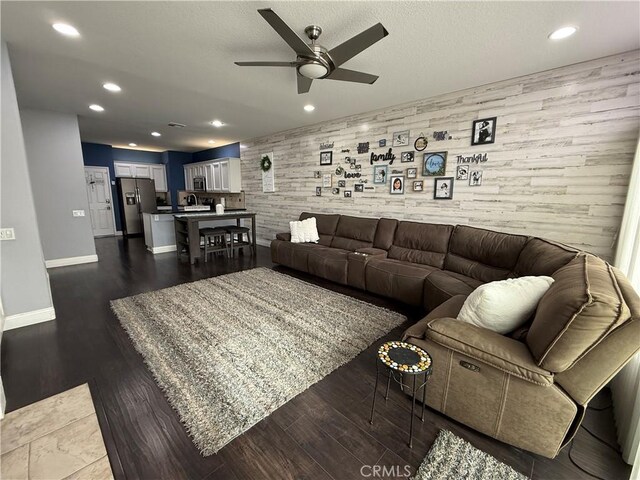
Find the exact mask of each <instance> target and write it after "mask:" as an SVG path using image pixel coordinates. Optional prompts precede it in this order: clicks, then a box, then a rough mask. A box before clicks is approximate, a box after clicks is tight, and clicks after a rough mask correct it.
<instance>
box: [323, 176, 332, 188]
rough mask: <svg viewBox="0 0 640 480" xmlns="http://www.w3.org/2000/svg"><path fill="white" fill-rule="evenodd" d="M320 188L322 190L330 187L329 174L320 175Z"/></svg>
mask: <svg viewBox="0 0 640 480" xmlns="http://www.w3.org/2000/svg"><path fill="white" fill-rule="evenodd" d="M322 186H323V187H324V188H328V187H331V174H330V173H325V174H324V175H322Z"/></svg>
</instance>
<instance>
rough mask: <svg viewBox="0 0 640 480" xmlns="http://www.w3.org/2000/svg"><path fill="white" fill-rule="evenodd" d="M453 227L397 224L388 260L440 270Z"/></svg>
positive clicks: (410, 223) (428, 224)
mask: <svg viewBox="0 0 640 480" xmlns="http://www.w3.org/2000/svg"><path fill="white" fill-rule="evenodd" d="M452 231H453V225H438V224H434V223H417V222H399V223H398V228H397V229H396V235H395V237H394V239H393V244H392V245H391V247H390V248H389V258H393V259H396V260H402V261H405V262H411V263H421V264H422V265H431V266H432V267H438V268H442V267H443V265H444V257H445V254H446V253H447V246H448V245H449V239H450V238H451V232H452Z"/></svg>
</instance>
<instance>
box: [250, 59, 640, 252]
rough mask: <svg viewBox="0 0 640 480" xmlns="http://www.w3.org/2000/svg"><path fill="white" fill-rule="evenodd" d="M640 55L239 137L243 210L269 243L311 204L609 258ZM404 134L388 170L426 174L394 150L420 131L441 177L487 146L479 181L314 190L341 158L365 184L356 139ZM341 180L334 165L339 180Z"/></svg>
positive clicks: (627, 162)
mask: <svg viewBox="0 0 640 480" xmlns="http://www.w3.org/2000/svg"><path fill="white" fill-rule="evenodd" d="M639 59H640V55H639V52H638V51H634V52H628V53H624V54H621V55H616V56H612V57H608V58H603V59H599V60H594V61H590V62H585V63H581V64H576V65H570V66H566V67H562V68H558V69H555V70H549V71H546V72H541V73H537V74H533V75H527V76H524V77H519V78H514V79H511V80H505V81H502V82H498V83H493V84H489V85H483V86H479V87H476V88H471V89H468V90H463V91H458V92H453V93H449V94H445V95H439V96H436V97H432V98H427V99H424V100H418V101H415V102H411V103H407V104H404V105H398V106H394V107H389V108H386V109H383V110H377V111H373V112H367V113H362V114H358V115H352V116H350V117H345V118H340V119H336V120H333V121H328V122H323V123H319V124H316V125H311V126H307V127H302V128H297V129H294V130H289V131H286V132H281V133H278V134H274V135H269V136H267V137H262V138H258V139H253V140H249V141H243V142H242V143H243V144H244V145H247V148H246V149H243V150H242V151H241V156H242V182H243V185H242V186H243V189H244V190H245V192H246V207H247V209H249V210H252V211H255V212H256V213H257V221H258V236H259V238H260V240H261V241H263V242H264V241H270V240H271V239H273V238H274V237H275V234H276V233H277V232H278V231H287V230H288V222H289V221H290V220H292V219H295V218H297V217H298V215H299V214H300V212H302V211H304V210H310V211H314V212H336V213H342V214H347V215H360V216H367V217H385V216H386V217H392V218H399V219H407V220H414V221H421V222H434V223H449V224H467V225H475V226H480V227H485V228H490V229H495V230H500V231H505V232H512V233H521V234H527V235H536V236H541V237H546V238H550V239H553V240H557V241H560V242H564V243H568V244H570V245H574V246H576V247H578V248H581V249H584V250H587V251H591V252H593V253H595V254H598V255H601V256H603V257H604V258H605V259H607V260H612V259H613V250H614V247H615V245H614V244H615V238H616V233H617V231H618V229H619V227H620V222H621V218H622V213H623V209H624V202H625V196H626V193H627V188H628V184H629V174H630V173H631V164H632V160H633V155H634V150H635V147H636V144H637V140H638V128H639V117H640V89H639V88H638V86H639V84H638V73H639V72H640V61H639ZM434 68H436V69H437V66H434ZM487 68H491V66H490V65H487ZM409 74H410V72H409ZM321 81H323V80H321ZM415 81H416V82H420V81H422V80H421V79H420V78H416V79H415ZM340 83H341V82H337V83H336V84H335V85H332V87H334V88H335V89H336V92H339V91H340V89H342V88H344V89H346V88H349V86H343V85H341V84H340ZM312 88H313V87H312ZM351 88H355V87H351ZM358 88H363V89H366V88H367V86H366V85H363V86H360V87H358ZM336 94H337V93H336ZM300 99H301V100H300V101H302V97H300ZM494 116H497V117H498V120H497V136H496V141H495V143H494V144H492V145H484V146H471V125H472V121H473V120H476V119H480V118H487V117H494ZM402 130H410V131H411V143H410V146H409V147H394V148H393V152H394V153H395V155H396V160H395V161H394V163H393V165H391V166H390V167H389V168H390V171H391V170H395V169H399V170H401V171H406V169H407V168H409V167H414V168H418V171H419V172H421V161H420V160H421V159H422V157H421V154H420V153H419V152H416V162H414V163H400V153H401V152H403V151H410V150H413V141H414V139H415V137H416V136H417V135H419V134H420V133H421V132H424V134H425V135H427V136H428V137H429V138H430V140H429V146H428V147H427V150H426V151H427V152H434V151H435V152H437V151H447V152H448V160H447V168H446V174H447V176H454V175H455V172H456V156H457V155H462V156H470V155H472V154H478V153H487V154H488V161H487V162H486V163H483V164H481V165H480V166H478V167H472V169H476V168H477V169H479V170H482V171H483V172H484V183H483V184H482V186H470V185H469V184H468V182H464V181H457V182H455V184H454V194H453V200H434V199H433V177H424V178H423V177H422V175H421V174H420V173H419V174H418V180H420V179H424V181H425V185H424V191H422V192H419V193H418V192H415V193H414V192H412V191H410V190H409V191H406V193H405V194H404V195H390V194H389V185H388V183H387V184H386V185H384V186H375V190H373V191H368V190H365V191H364V192H363V193H357V192H355V191H354V184H355V183H357V182H356V181H354V180H350V179H347V180H346V184H347V189H348V190H352V197H351V198H344V196H343V195H342V190H344V189H341V192H340V195H332V194H331V191H330V189H328V190H325V189H323V191H322V196H321V197H316V196H315V189H316V187H317V186H321V185H322V181H321V180H318V179H314V176H313V172H314V171H316V170H319V171H321V172H322V173H323V174H324V173H332V172H335V169H336V167H337V166H343V167H345V166H346V168H347V171H349V166H348V165H345V163H344V157H345V156H346V155H349V156H352V157H355V158H356V159H357V161H358V163H360V164H361V165H362V170H361V172H362V174H363V178H366V179H367V180H368V181H369V183H368V184H367V185H372V183H371V182H372V176H373V167H372V166H371V165H370V163H369V156H370V152H369V153H366V154H360V155H358V154H357V152H356V146H357V144H358V143H360V142H370V146H371V150H372V151H373V152H375V153H384V152H386V151H387V150H388V149H389V147H390V145H387V146H386V147H384V148H378V140H380V139H386V140H387V142H388V144H390V143H391V138H392V134H393V132H397V131H402ZM441 130H446V131H448V132H449V135H450V136H451V137H452V138H451V139H448V138H447V139H446V140H444V141H434V139H433V138H432V135H433V132H434V131H441ZM323 142H334V147H333V165H332V166H331V167H326V166H325V167H321V166H320V165H319V155H320V144H321V143H323ZM347 148H348V149H350V150H351V151H350V152H349V153H341V150H342V149H347ZM267 152H273V155H274V168H275V181H276V190H277V191H276V193H266V194H265V193H262V175H261V170H260V158H261V154H262V153H267ZM378 163H382V164H387V163H388V162H378ZM337 180H338V178H337V177H336V175H335V173H334V174H333V182H334V185H333V186H334V187H336V186H337V185H336V183H337ZM407 186H410V184H409V182H407Z"/></svg>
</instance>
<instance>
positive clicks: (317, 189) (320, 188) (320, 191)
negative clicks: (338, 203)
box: [316, 187, 322, 197]
mask: <svg viewBox="0 0 640 480" xmlns="http://www.w3.org/2000/svg"><path fill="white" fill-rule="evenodd" d="M321 196H322V187H316V197H321Z"/></svg>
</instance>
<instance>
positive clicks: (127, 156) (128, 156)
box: [112, 148, 163, 163]
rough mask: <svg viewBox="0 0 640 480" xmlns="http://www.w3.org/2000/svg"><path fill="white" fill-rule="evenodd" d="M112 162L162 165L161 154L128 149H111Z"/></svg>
mask: <svg viewBox="0 0 640 480" xmlns="http://www.w3.org/2000/svg"><path fill="white" fill-rule="evenodd" d="M112 150H113V161H114V162H134V163H135V162H137V163H162V153H163V152H148V151H146V150H129V149H128V148H112Z"/></svg>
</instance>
